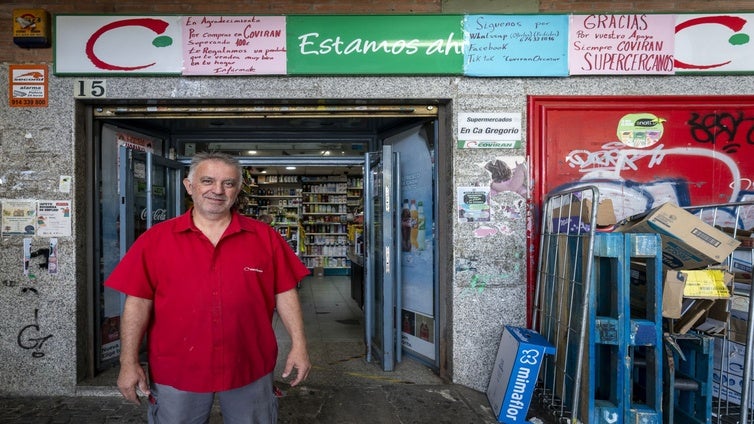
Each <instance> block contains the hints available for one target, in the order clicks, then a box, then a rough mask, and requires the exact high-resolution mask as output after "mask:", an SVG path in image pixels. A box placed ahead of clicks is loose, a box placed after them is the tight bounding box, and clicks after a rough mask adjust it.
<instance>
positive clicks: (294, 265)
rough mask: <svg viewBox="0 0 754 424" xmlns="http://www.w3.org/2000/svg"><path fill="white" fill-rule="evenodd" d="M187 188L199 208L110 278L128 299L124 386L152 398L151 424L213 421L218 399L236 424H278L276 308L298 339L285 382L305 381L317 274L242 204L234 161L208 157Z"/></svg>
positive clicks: (195, 165)
mask: <svg viewBox="0 0 754 424" xmlns="http://www.w3.org/2000/svg"><path fill="white" fill-rule="evenodd" d="M183 184H184V186H185V187H186V191H187V192H188V194H189V195H190V196H191V198H192V200H193V207H192V208H191V209H190V210H189V211H188V212H186V213H185V214H183V215H181V216H179V217H176V218H174V219H171V220H168V221H165V222H163V223H159V224H157V225H155V226H153V227H152V228H151V229H149V230H148V231H147V232H145V233H144V234H142V235H141V236H139V237H138V238H137V239H136V241H135V242H134V244H133V246H132V247H131V248H130V249H129V250H128V252H127V253H126V255H125V256H124V257H123V259H122V260H121V261H120V263H119V264H118V266H116V267H115V269H114V270H113V272H112V273H111V275H110V276H109V277H108V279H107V281H106V282H105V285H106V286H108V287H111V288H113V289H115V290H118V291H121V292H123V293H125V294H126V295H127V297H126V301H125V305H124V308H123V314H122V317H121V355H120V367H121V368H120V375H119V376H118V389H119V390H120V392H121V393H122V394H123V396H124V397H125V398H126V399H128V400H130V401H132V402H136V403H138V402H139V400H138V396H137V393H136V390H137V389H138V390H139V391H141V392H143V393H144V394H146V395H148V396H149V399H150V404H149V422H150V423H151V422H157V423H161V424H164V423H180V424H184V423H205V422H207V420H208V417H209V414H210V412H211V408H212V403H213V401H214V397H215V395H217V397H218V399H219V401H220V406H221V409H222V414H223V419H224V422H226V423H274V422H276V421H277V398H276V397H275V396H274V394H273V386H272V381H273V376H272V373H273V371H274V369H275V362H276V359H277V351H278V349H277V342H276V338H275V332H274V330H273V327H272V317H273V312H274V311H275V310H277V313H278V315H279V316H280V318H281V320H282V322H283V324H284V325H285V328H286V330H287V331H288V333H289V334H290V336H291V342H292V343H291V351H290V352H289V354H288V357H287V360H286V364H285V368H284V371H283V377H284V378H286V377H288V376H289V375H291V374H292V373H293V371H294V370H295V371H296V372H295V377H294V378H293V380H292V381H291V385H292V386H295V385H297V384H299V383H300V382H301V381H303V380H304V379H305V378H306V377H307V375H308V374H309V370H310V369H311V363H310V361H309V355H308V352H307V348H306V337H305V335H304V325H303V320H302V317H301V306H300V304H299V300H298V293H297V291H296V286H297V284H298V282H299V281H301V279H302V278H303V277H304V276H306V275H307V274H308V273H309V270H308V269H307V268H306V267H305V266H304V265H303V264H302V263H301V261H300V260H299V259H298V257H297V256H296V254H295V253H294V252H293V250H292V249H291V248H290V247H289V246H288V244H287V243H286V242H285V240H284V239H283V238H282V237H281V236H280V235H279V234H278V233H277V232H276V231H275V230H274V228H272V227H271V226H269V225H267V224H265V223H262V222H259V221H256V220H254V219H251V218H248V217H244V216H242V215H240V214H239V213H238V212H237V211H235V210H234V209H233V208H232V206H233V205H234V203H235V201H236V197H237V196H238V193H239V192H240V190H241V167H240V165H239V164H238V161H236V160H235V158H233V157H232V156H229V155H226V154H222V153H199V154H197V155H196V156H195V157H194V158H193V160H192V162H191V167H190V168H189V174H188V177H187V178H186V179H185V180H184V181H183ZM145 333H146V335H147V350H148V358H149V374H150V377H151V384H150V383H148V380H147V376H146V373H145V372H144V369H143V368H142V367H141V365H140V364H139V347H140V345H141V341H142V340H143V337H144V334H145Z"/></svg>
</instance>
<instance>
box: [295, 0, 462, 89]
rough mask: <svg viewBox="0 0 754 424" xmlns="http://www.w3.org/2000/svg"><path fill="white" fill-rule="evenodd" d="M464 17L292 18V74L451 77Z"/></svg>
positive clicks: (457, 66) (456, 69)
mask: <svg viewBox="0 0 754 424" xmlns="http://www.w3.org/2000/svg"><path fill="white" fill-rule="evenodd" d="M462 23H463V16H461V15H442V16H437V15H433V16H430V15H427V16H310V15H307V16H288V73H289V74H291V75H317V74H320V75H328V74H333V75H334V74H339V75H343V74H372V75H375V74H413V75H426V74H451V75H458V74H461V73H462V69H463V33H462V31H463V30H462V28H461V26H462Z"/></svg>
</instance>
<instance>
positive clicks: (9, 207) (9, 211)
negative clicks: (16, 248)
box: [2, 200, 37, 236]
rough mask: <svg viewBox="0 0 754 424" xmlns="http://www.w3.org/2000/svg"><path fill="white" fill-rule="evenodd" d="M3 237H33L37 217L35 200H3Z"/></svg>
mask: <svg viewBox="0 0 754 424" xmlns="http://www.w3.org/2000/svg"><path fill="white" fill-rule="evenodd" d="M2 208H3V223H2V225H3V228H2V230H3V231H2V233H3V236H14V235H16V236H17V235H33V234H34V229H35V226H34V221H35V219H36V215H37V202H36V201H34V200H3V201H2Z"/></svg>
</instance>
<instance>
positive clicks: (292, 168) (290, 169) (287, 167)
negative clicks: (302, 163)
mask: <svg viewBox="0 0 754 424" xmlns="http://www.w3.org/2000/svg"><path fill="white" fill-rule="evenodd" d="M285 169H287V170H289V171H293V170H295V169H296V167H295V166H286V167H285Z"/></svg>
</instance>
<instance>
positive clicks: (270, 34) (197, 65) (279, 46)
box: [183, 16, 286, 76]
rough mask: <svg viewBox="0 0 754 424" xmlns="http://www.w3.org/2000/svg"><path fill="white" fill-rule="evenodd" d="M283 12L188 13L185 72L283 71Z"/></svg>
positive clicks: (261, 73) (284, 65) (284, 68)
mask: <svg viewBox="0 0 754 424" xmlns="http://www.w3.org/2000/svg"><path fill="white" fill-rule="evenodd" d="M285 42H286V37H285V17H284V16H187V17H185V18H184V20H183V74H184V75H220V76H227V75H264V74H267V75H274V74H282V75H284V74H285V73H286V54H285Z"/></svg>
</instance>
